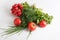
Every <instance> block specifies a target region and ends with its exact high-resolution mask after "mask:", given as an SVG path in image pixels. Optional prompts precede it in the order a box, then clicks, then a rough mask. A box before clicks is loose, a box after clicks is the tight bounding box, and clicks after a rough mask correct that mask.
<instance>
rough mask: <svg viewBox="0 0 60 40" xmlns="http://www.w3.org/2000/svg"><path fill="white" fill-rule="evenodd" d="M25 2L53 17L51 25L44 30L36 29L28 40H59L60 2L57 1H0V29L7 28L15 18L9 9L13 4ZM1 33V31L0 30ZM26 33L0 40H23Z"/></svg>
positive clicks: (0, 39)
mask: <svg viewBox="0 0 60 40" xmlns="http://www.w3.org/2000/svg"><path fill="white" fill-rule="evenodd" d="M24 1H27V2H28V3H29V4H34V3H35V4H36V6H37V7H40V8H42V9H43V10H44V11H45V12H47V13H49V14H50V15H53V16H54V19H53V20H52V23H51V24H50V25H48V26H47V27H46V28H37V29H36V30H35V31H34V32H32V34H31V35H30V37H29V39H28V40H60V1H59V0H0V27H4V28H6V27H8V26H9V25H13V20H14V18H15V16H13V15H12V14H11V13H10V8H11V6H12V5H13V4H15V3H20V2H24ZM0 31H2V30H0ZM27 34H28V32H26V31H24V33H22V34H21V35H20V36H19V33H18V34H16V35H13V36H11V37H9V38H7V39H4V38H0V40H25V38H26V36H27Z"/></svg>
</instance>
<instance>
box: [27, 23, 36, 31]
mask: <svg viewBox="0 0 60 40" xmlns="http://www.w3.org/2000/svg"><path fill="white" fill-rule="evenodd" d="M36 27H37V25H36V24H35V23H34V22H29V23H28V29H29V30H30V31H34V30H35V29H36Z"/></svg>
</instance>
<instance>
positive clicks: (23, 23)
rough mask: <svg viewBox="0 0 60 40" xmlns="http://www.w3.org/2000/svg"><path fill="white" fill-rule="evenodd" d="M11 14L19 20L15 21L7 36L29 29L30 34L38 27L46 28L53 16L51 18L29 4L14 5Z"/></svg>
mask: <svg viewBox="0 0 60 40" xmlns="http://www.w3.org/2000/svg"><path fill="white" fill-rule="evenodd" d="M11 13H12V14H13V15H15V16H17V17H18V18H15V19H14V25H15V26H12V27H11V28H9V29H8V30H7V31H6V34H11V33H14V32H16V33H17V32H19V31H21V30H23V29H28V30H29V31H30V32H32V31H34V30H35V29H36V28H37V27H40V28H44V27H46V26H47V24H50V23H51V20H52V18H53V16H49V15H48V14H47V13H44V12H43V11H42V10H41V9H39V8H36V7H35V5H32V6H30V5H29V4H28V3H27V2H24V3H18V4H14V5H13V6H12V8H11Z"/></svg>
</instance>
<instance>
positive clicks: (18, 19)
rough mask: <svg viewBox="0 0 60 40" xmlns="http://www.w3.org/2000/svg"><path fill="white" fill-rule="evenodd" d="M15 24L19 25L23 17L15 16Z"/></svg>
mask: <svg viewBox="0 0 60 40" xmlns="http://www.w3.org/2000/svg"><path fill="white" fill-rule="evenodd" d="M14 24H15V25H16V26H19V25H20V24H21V19H20V18H15V19H14Z"/></svg>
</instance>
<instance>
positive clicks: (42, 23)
mask: <svg viewBox="0 0 60 40" xmlns="http://www.w3.org/2000/svg"><path fill="white" fill-rule="evenodd" d="M46 25H47V22H46V21H45V20H42V21H40V23H39V26H40V27H41V28H44V27H46Z"/></svg>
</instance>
